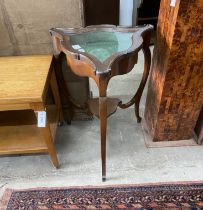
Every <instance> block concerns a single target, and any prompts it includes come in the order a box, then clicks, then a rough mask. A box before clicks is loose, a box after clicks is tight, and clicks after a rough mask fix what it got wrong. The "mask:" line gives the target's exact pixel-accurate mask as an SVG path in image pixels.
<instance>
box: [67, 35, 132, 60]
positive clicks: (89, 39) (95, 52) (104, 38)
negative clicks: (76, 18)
mask: <svg viewBox="0 0 203 210" xmlns="http://www.w3.org/2000/svg"><path fill="white" fill-rule="evenodd" d="M132 35H133V33H129V32H127V33H124V32H106V31H97V32H86V33H82V34H77V35H71V36H70V41H71V45H72V47H73V48H74V49H76V50H78V51H80V52H86V53H88V54H90V55H92V56H94V57H96V58H97V59H98V60H99V61H101V62H104V61H105V60H106V59H107V58H109V57H110V56H111V55H113V54H115V53H117V52H122V51H125V50H127V49H129V48H130V47H131V46H132Z"/></svg>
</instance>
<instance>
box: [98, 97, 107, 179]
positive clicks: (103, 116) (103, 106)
mask: <svg viewBox="0 0 203 210" xmlns="http://www.w3.org/2000/svg"><path fill="white" fill-rule="evenodd" d="M99 117H100V132H101V158H102V181H106V127H107V97H99Z"/></svg>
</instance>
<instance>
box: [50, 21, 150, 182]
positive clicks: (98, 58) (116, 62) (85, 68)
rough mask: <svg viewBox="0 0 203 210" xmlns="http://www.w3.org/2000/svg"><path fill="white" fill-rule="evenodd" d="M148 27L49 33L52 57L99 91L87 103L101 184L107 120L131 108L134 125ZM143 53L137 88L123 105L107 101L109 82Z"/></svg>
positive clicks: (147, 52)
mask: <svg viewBox="0 0 203 210" xmlns="http://www.w3.org/2000/svg"><path fill="white" fill-rule="evenodd" d="M152 28H153V27H152V26H151V25H145V26H140V27H134V28H128V27H116V26H113V25H98V26H88V27H86V28H66V29H65V28H54V29H51V30H50V33H51V36H52V40H53V45H54V54H55V57H59V54H60V53H62V52H63V53H64V54H65V55H66V60H67V63H68V65H69V66H70V68H71V70H72V71H73V72H74V73H75V74H76V75H78V76H82V77H91V78H93V79H94V81H95V82H96V84H97V86H98V88H99V98H94V99H90V100H89V101H88V105H89V109H90V111H91V112H92V113H93V114H94V115H96V116H97V117H98V118H99V119H100V130H101V131H100V132H101V158H102V180H103V181H105V180H106V128H107V118H108V117H109V116H110V115H112V114H113V113H114V112H115V111H116V109H117V107H120V108H122V109H125V108H128V107H130V106H131V105H134V106H135V115H136V117H137V121H138V122H140V121H141V117H140V115H139V104H140V98H141V96H142V92H143V89H144V86H145V84H146V81H147V77H148V74H149V70H150V64H151V53H150V49H149V44H150V36H151V31H152ZM141 49H142V50H143V52H144V57H145V66H144V73H143V77H142V80H141V82H140V86H139V88H138V90H137V92H136V93H135V95H134V96H133V98H132V99H131V100H130V101H129V102H128V103H126V104H123V103H122V101H121V100H119V99H117V98H109V97H107V94H106V91H107V86H108V83H109V80H110V79H111V78H112V77H114V76H117V75H123V74H126V73H128V72H130V71H131V70H132V69H133V67H134V65H135V64H136V63H137V59H138V52H139V51H140V50H141Z"/></svg>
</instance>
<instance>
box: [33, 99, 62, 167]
mask: <svg viewBox="0 0 203 210" xmlns="http://www.w3.org/2000/svg"><path fill="white" fill-rule="evenodd" d="M32 108H33V110H34V111H35V115H36V117H37V112H38V111H45V107H44V104H43V103H34V104H32ZM39 129H40V131H41V133H42V135H43V137H44V140H45V142H46V145H47V148H48V153H49V155H50V157H51V160H52V163H53V164H54V166H55V167H56V168H59V162H58V158H57V154H56V150H55V147H54V143H53V142H54V141H53V138H52V134H51V129H50V125H49V121H48V117H47V116H46V127H44V128H39Z"/></svg>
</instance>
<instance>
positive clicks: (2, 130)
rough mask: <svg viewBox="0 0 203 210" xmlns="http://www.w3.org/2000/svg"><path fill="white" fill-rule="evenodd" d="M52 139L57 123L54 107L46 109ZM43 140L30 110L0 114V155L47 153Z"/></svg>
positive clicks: (56, 113)
mask: <svg viewBox="0 0 203 210" xmlns="http://www.w3.org/2000/svg"><path fill="white" fill-rule="evenodd" d="M47 115H48V119H49V123H50V128H51V132H52V136H53V139H54V137H55V133H56V129H57V121H58V112H57V110H56V106H55V105H51V106H48V107H47ZM47 151H48V150H47V146H46V143H45V140H44V138H43V136H42V134H41V132H40V128H38V127H37V126H36V118H35V114H34V112H33V111H32V110H21V111H6V112H0V154H1V155H7V154H22V153H23V154H26V153H27V154H29V153H41V152H47Z"/></svg>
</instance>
